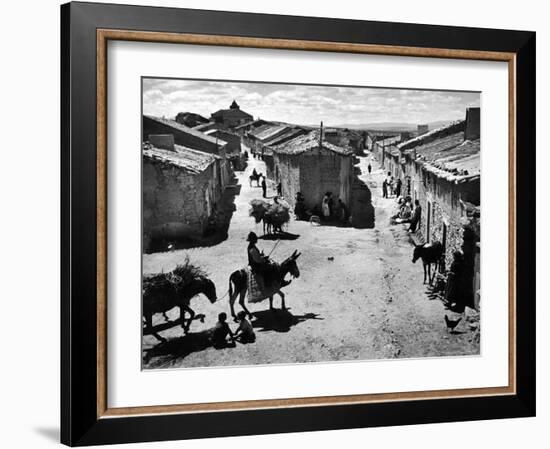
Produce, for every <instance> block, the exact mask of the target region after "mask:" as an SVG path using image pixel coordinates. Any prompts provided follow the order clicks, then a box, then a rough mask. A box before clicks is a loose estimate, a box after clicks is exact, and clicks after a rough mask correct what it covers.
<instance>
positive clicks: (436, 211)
mask: <svg viewBox="0 0 550 449" xmlns="http://www.w3.org/2000/svg"><path fill="white" fill-rule="evenodd" d="M476 109H477V112H476ZM467 137H469V138H467ZM398 148H399V150H400V152H401V157H402V159H403V175H404V176H405V180H404V187H405V193H407V189H408V187H407V184H408V185H410V194H411V197H412V198H413V200H415V199H418V200H419V201H420V205H421V207H422V216H421V221H420V225H419V229H418V231H417V240H420V241H426V242H433V241H439V242H441V243H442V244H443V247H444V262H445V267H444V269H445V268H446V269H448V268H449V267H450V266H451V263H452V261H453V253H454V252H455V251H461V252H462V253H463V255H464V261H465V266H466V267H467V273H466V274H467V279H466V284H467V288H466V291H465V294H466V296H467V297H466V298H465V299H466V305H468V306H471V307H474V306H477V305H478V304H476V301H477V300H476V298H475V285H476V282H477V283H478V284H479V276H477V281H476V274H475V265H476V257H478V258H479V242H480V178H481V171H480V136H479V108H470V109H469V110H468V111H467V113H466V119H465V120H461V121H458V122H455V123H452V124H450V125H448V126H445V127H443V128H439V129H437V130H433V131H430V132H429V133H426V134H424V135H422V136H419V137H417V138H415V139H411V140H409V141H407V142H404V143H402V144H400V145H398ZM408 181H410V182H408ZM406 182H407V184H406ZM476 255H477V256H476Z"/></svg>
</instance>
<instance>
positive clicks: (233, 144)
mask: <svg viewBox="0 0 550 449" xmlns="http://www.w3.org/2000/svg"><path fill="white" fill-rule="evenodd" d="M204 133H205V134H206V135H207V136H210V137H214V138H215V139H220V140H222V141H224V142H226V145H225V153H226V155H227V159H228V160H229V162H230V163H231V167H232V169H233V170H237V171H241V170H244V168H245V167H246V158H245V155H244V154H243V153H242V152H241V150H242V146H241V136H240V135H239V134H237V133H236V132H234V131H230V130H229V129H216V128H214V129H210V130H208V131H205V132H204Z"/></svg>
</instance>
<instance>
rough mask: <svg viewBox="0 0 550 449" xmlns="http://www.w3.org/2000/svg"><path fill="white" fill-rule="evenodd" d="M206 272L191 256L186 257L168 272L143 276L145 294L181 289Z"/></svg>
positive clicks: (203, 275)
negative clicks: (195, 263) (192, 260)
mask: <svg viewBox="0 0 550 449" xmlns="http://www.w3.org/2000/svg"><path fill="white" fill-rule="evenodd" d="M205 276H206V273H205V272H204V271H203V270H202V269H201V268H199V267H197V266H196V265H193V264H192V263H191V262H190V261H189V256H186V257H185V260H184V261H183V263H181V264H178V265H177V266H176V268H174V269H173V270H172V271H169V272H168V273H157V274H149V275H145V276H143V294H144V297H145V296H149V295H151V294H153V293H154V292H157V291H159V290H162V289H165V288H173V289H176V290H180V289H182V288H184V287H186V286H187V285H188V284H189V283H190V282H192V281H195V280H197V279H200V278H203V277H205Z"/></svg>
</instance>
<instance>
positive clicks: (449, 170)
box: [407, 132, 480, 182]
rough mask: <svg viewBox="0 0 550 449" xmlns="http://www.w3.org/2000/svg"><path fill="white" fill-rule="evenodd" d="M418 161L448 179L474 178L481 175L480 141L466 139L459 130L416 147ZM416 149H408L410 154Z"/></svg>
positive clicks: (432, 171) (427, 168)
mask: <svg viewBox="0 0 550 449" xmlns="http://www.w3.org/2000/svg"><path fill="white" fill-rule="evenodd" d="M415 149H416V161H417V162H418V163H420V164H422V165H423V167H424V168H425V169H426V170H428V171H430V172H431V173H434V174H436V175H437V176H439V177H442V178H445V179H447V180H448V181H457V182H459V181H461V180H465V179H472V178H474V177H478V176H479V175H480V141H479V139H476V140H472V141H470V140H464V133H463V132H458V133H455V134H451V135H449V136H445V137H442V138H440V139H436V140H434V141H432V142H430V143H428V144H426V145H421V146H419V147H416V148H415ZM412 151H414V150H408V151H407V152H408V153H409V154H410V152H412Z"/></svg>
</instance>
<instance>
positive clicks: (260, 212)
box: [248, 200, 269, 223]
mask: <svg viewBox="0 0 550 449" xmlns="http://www.w3.org/2000/svg"><path fill="white" fill-rule="evenodd" d="M268 208H269V203H268V202H267V201H264V200H251V201H250V210H249V211H248V215H249V216H251V217H254V220H255V221H256V223H259V222H260V221H262V219H263V218H264V215H265V213H266V212H267V209H268Z"/></svg>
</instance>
